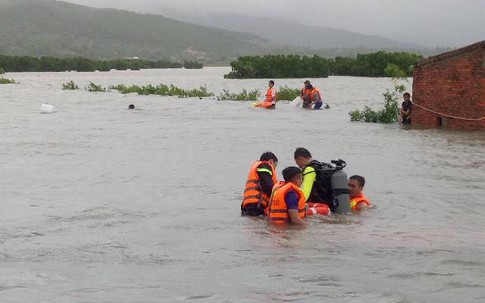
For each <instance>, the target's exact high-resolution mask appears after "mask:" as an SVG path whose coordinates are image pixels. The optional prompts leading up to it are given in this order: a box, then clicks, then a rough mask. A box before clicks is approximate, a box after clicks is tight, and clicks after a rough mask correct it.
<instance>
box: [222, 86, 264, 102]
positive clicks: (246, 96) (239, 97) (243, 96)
mask: <svg viewBox="0 0 485 303" xmlns="http://www.w3.org/2000/svg"><path fill="white" fill-rule="evenodd" d="M259 96H260V92H259V90H257V89H255V90H252V91H249V92H248V91H247V90H246V89H243V90H242V92H241V93H230V92H229V90H227V89H224V90H222V93H220V94H219V96H218V97H217V100H218V101H228V100H230V101H256V100H257V99H258V97H259Z"/></svg>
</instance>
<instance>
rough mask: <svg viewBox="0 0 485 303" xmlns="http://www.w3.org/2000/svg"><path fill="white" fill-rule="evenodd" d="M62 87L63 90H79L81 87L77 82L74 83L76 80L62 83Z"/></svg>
mask: <svg viewBox="0 0 485 303" xmlns="http://www.w3.org/2000/svg"><path fill="white" fill-rule="evenodd" d="M62 89H63V90H77V89H79V86H77V84H76V83H74V81H72V80H71V81H69V82H67V83H64V84H62Z"/></svg>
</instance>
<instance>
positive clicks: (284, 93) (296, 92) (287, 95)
mask: <svg viewBox="0 0 485 303" xmlns="http://www.w3.org/2000/svg"><path fill="white" fill-rule="evenodd" d="M298 96H300V89H298V88H294V89H293V88H289V87H288V86H286V85H285V86H280V89H279V90H278V100H290V101H291V100H294V99H295V98H296V97H298Z"/></svg>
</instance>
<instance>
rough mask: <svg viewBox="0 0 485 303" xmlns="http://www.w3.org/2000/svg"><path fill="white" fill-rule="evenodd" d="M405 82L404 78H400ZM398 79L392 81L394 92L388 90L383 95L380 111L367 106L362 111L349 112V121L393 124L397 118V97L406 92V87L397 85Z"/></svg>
mask: <svg viewBox="0 0 485 303" xmlns="http://www.w3.org/2000/svg"><path fill="white" fill-rule="evenodd" d="M401 79H404V80H405V81H407V80H406V79H405V78H401ZM398 80H399V79H398V78H396V79H393V82H394V91H390V90H389V89H387V90H386V92H385V93H383V94H382V95H383V97H384V108H383V109H381V110H377V111H376V110H373V109H372V108H370V107H368V106H364V109H363V110H362V111H359V110H358V109H355V110H352V111H350V112H349V116H350V121H364V122H372V123H377V122H378V123H394V122H397V120H398V116H399V103H398V100H399V97H400V94H401V93H403V92H404V91H405V90H406V86H404V85H403V84H398Z"/></svg>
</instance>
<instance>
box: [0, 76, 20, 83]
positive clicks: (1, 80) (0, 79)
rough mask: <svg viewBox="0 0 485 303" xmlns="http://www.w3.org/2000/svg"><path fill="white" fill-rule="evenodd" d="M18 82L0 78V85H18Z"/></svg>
mask: <svg viewBox="0 0 485 303" xmlns="http://www.w3.org/2000/svg"><path fill="white" fill-rule="evenodd" d="M16 83H17V82H15V80H14V79H7V78H3V77H0V84H16Z"/></svg>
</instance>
